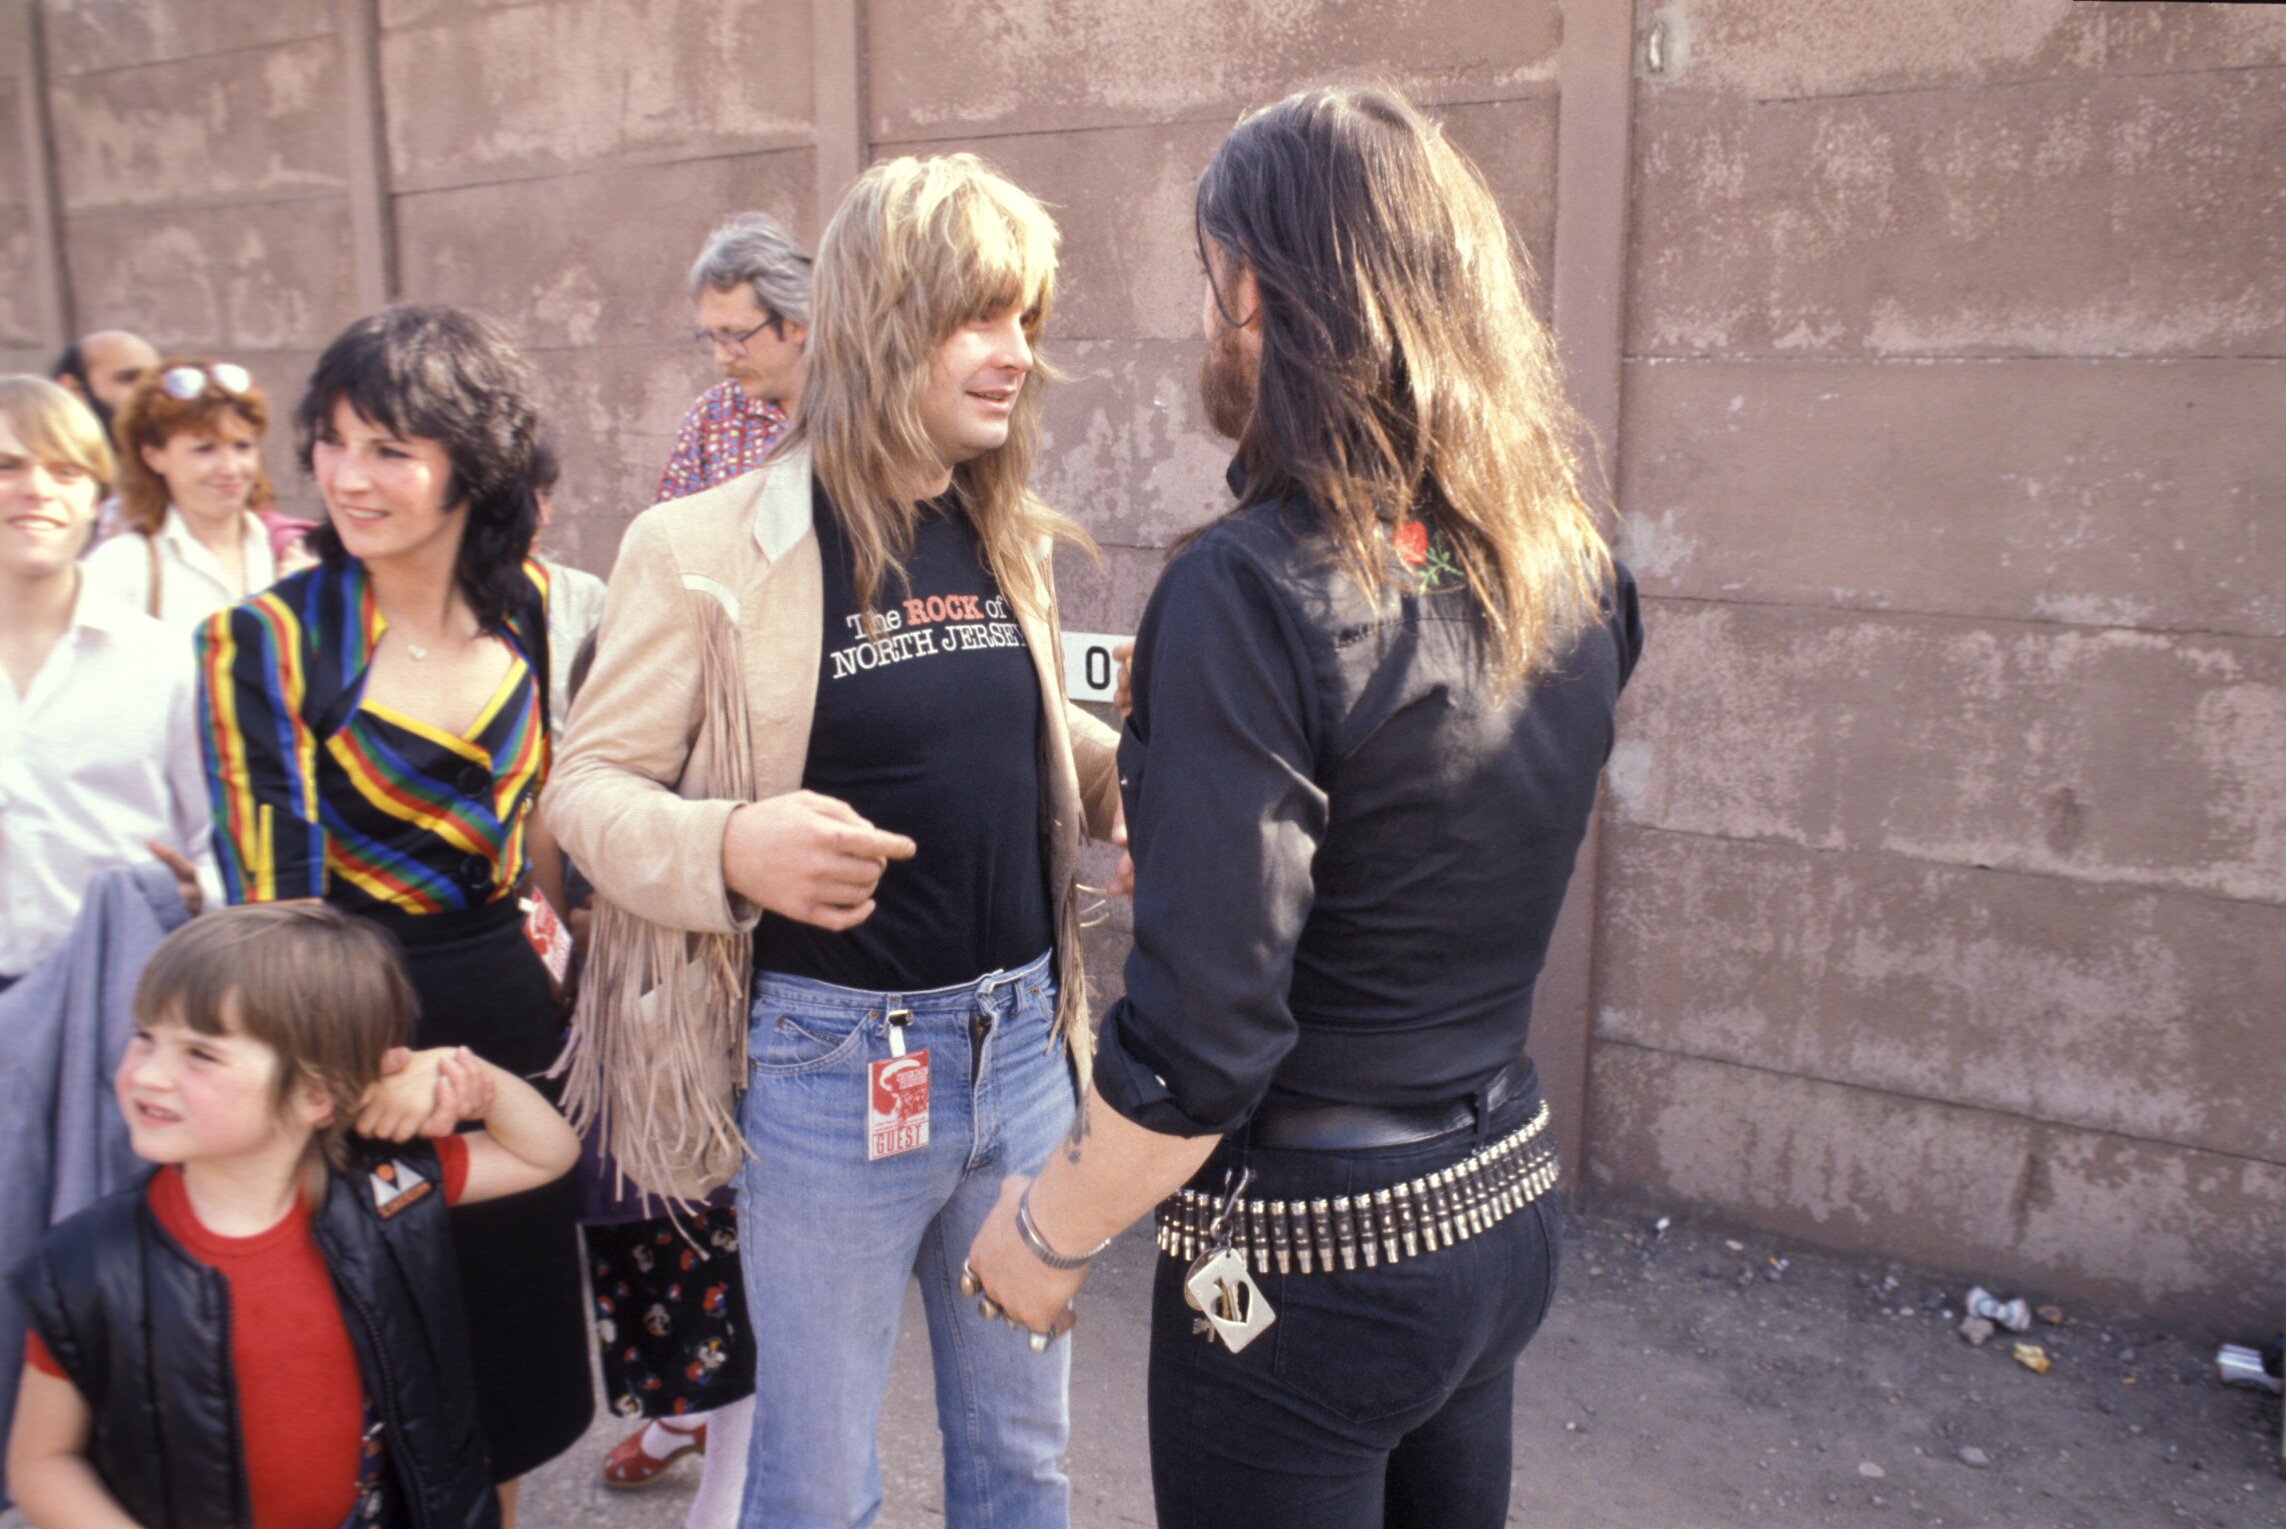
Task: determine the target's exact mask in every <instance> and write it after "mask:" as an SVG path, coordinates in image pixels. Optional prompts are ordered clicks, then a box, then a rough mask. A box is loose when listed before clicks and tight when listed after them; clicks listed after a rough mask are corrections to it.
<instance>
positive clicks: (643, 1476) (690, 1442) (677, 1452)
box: [603, 1419, 706, 1492]
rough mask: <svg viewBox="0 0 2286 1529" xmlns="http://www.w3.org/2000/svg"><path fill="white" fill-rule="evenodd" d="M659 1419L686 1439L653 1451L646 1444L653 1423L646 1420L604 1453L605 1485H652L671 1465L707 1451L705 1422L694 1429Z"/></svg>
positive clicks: (628, 1488) (632, 1487)
mask: <svg viewBox="0 0 2286 1529" xmlns="http://www.w3.org/2000/svg"><path fill="white" fill-rule="evenodd" d="M655 1421H658V1422H659V1424H660V1426H661V1427H663V1428H665V1429H666V1430H667V1432H669V1433H671V1434H673V1435H674V1436H675V1437H676V1438H678V1439H680V1440H681V1441H682V1442H681V1443H679V1444H677V1445H676V1446H675V1447H674V1448H673V1449H670V1450H668V1451H667V1453H666V1454H665V1455H664V1456H660V1455H654V1454H652V1453H651V1452H650V1451H649V1450H647V1449H645V1448H644V1447H643V1436H644V1435H645V1434H647V1433H649V1432H650V1431H651V1424H650V1423H645V1424H644V1425H643V1426H642V1427H641V1428H638V1429H636V1430H635V1431H634V1432H633V1433H631V1434H629V1435H628V1436H627V1437H626V1438H624V1439H621V1440H620V1441H619V1443H618V1444H617V1445H616V1446H614V1447H613V1449H612V1451H611V1453H610V1454H608V1455H606V1456H604V1458H603V1484H604V1485H605V1486H607V1487H613V1488H616V1489H618V1490H620V1491H623V1492H631V1491H634V1490H635V1489H636V1488H638V1487H647V1486H652V1485H655V1484H656V1483H657V1482H658V1480H659V1478H660V1477H661V1476H664V1475H665V1474H667V1468H668V1467H669V1466H671V1465H673V1464H674V1463H675V1462H676V1461H677V1460H680V1459H681V1458H682V1457H683V1456H685V1455H691V1454H698V1455H703V1454H705V1453H706V1424H704V1423H701V1424H699V1425H698V1427H696V1428H692V1429H682V1428H677V1427H676V1426H675V1425H674V1424H673V1423H671V1422H668V1421H666V1420H664V1419H658V1420H655Z"/></svg>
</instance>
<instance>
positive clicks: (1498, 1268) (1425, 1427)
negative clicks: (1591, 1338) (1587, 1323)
mask: <svg viewBox="0 0 2286 1529" xmlns="http://www.w3.org/2000/svg"><path fill="white" fill-rule="evenodd" d="M1538 1107H1539V1099H1538V1095H1537V1093H1536V1092H1534V1093H1533V1094H1532V1095H1531V1096H1530V1097H1528V1098H1524V1099H1518V1100H1513V1101H1510V1102H1509V1103H1508V1104H1507V1105H1506V1106H1505V1107H1503V1108H1502V1109H1501V1110H1500V1111H1498V1112H1497V1113H1496V1114H1495V1115H1494V1116H1493V1117H1492V1118H1491V1119H1490V1120H1487V1121H1485V1122H1484V1123H1483V1125H1482V1126H1481V1127H1480V1130H1479V1133H1477V1134H1473V1135H1472V1134H1470V1133H1462V1134H1460V1135H1457V1136H1454V1137H1450V1138H1447V1139H1445V1140H1442V1141H1437V1142H1431V1143H1425V1144H1423V1145H1420V1146H1414V1147H1403V1148H1396V1149H1389V1150H1383V1151H1375V1152H1270V1151H1264V1150H1262V1149H1260V1148H1244V1147H1241V1146H1240V1145H1238V1144H1237V1143H1236V1142H1235V1141H1228V1142H1225V1143H1224V1144H1223V1146H1222V1147H1221V1148H1219V1149H1218V1150H1217V1151H1216V1153H1215V1155H1214V1157H1213V1158H1211V1159H1209V1161H1208V1163H1207V1166H1206V1167H1205V1168H1204V1169H1203V1170H1201V1171H1200V1173H1199V1175H1198V1176H1197V1177H1196V1178H1194V1179H1193V1180H1192V1181H1191V1183H1192V1187H1193V1188H1197V1189H1201V1190H1205V1191H1207V1192H1209V1193H1213V1194H1220V1193H1221V1191H1222V1187H1223V1183H1224V1170H1225V1169H1226V1168H1228V1167H1230V1166H1232V1165H1234V1164H1236V1163H1238V1162H1239V1161H1240V1160H1241V1159H1242V1158H1243V1161H1244V1163H1245V1165H1246V1166H1247V1167H1249V1168H1251V1169H1252V1170H1253V1173H1254V1179H1253V1182H1252V1183H1251V1184H1249V1185H1248V1186H1247V1190H1246V1194H1247V1197H1248V1198H1249V1199H1253V1198H1257V1197H1259V1198H1263V1199H1270V1198H1277V1199H1289V1200H1293V1199H1314V1198H1317V1197H1319V1196H1326V1197H1329V1198H1330V1197H1331V1196H1334V1195H1343V1194H1348V1195H1354V1194H1357V1193H1359V1192H1361V1191H1371V1190H1375V1189H1381V1188H1386V1187H1387V1186H1389V1185H1391V1184H1394V1183H1396V1182H1398V1181H1399V1180H1402V1179H1410V1178H1413V1177H1414V1176H1416V1175H1418V1174H1422V1173H1426V1172H1429V1171H1431V1170H1433V1169H1436V1168H1440V1167H1443V1166H1444V1165H1446V1164H1448V1163H1453V1162H1458V1161H1459V1160H1460V1159H1462V1158H1464V1157H1467V1156H1468V1155H1469V1154H1470V1153H1472V1152H1474V1151H1475V1150H1476V1149H1477V1147H1478V1146H1479V1145H1480V1144H1483V1143H1486V1142H1491V1141H1496V1140H1498V1139H1499V1138H1500V1137H1502V1136H1504V1135H1506V1134H1507V1133H1508V1132H1510V1131H1513V1130H1515V1129H1517V1128H1518V1127H1519V1126H1521V1125H1522V1124H1523V1123H1524V1122H1525V1121H1526V1120H1528V1119H1529V1118H1530V1117H1531V1115H1532V1113H1533V1111H1534V1110H1536V1109H1537V1108H1538ZM1561 1244H1562V1223H1561V1219H1560V1212H1559V1211H1558V1208H1557V1205H1556V1201H1555V1197H1554V1194H1553V1193H1550V1194H1548V1195H1545V1196H1542V1197H1541V1198H1540V1199H1538V1200H1535V1201H1534V1202H1532V1203H1531V1204H1530V1205H1527V1206H1525V1207H1523V1208H1522V1209H1521V1210H1519V1211H1518V1212H1517V1213H1516V1214H1515V1215H1513V1216H1510V1217H1509V1218H1508V1219H1507V1220H1506V1221H1503V1222H1502V1223H1500V1225H1498V1226H1496V1227H1494V1228H1492V1229H1491V1230H1490V1231H1488V1232H1486V1233H1485V1234H1484V1235H1482V1236H1480V1237H1474V1238H1471V1239H1469V1240H1468V1241H1466V1242H1462V1243H1459V1244H1457V1245H1454V1246H1451V1247H1444V1248H1440V1249H1438V1250H1437V1251H1436V1252H1434V1253H1428V1254H1424V1255H1423V1256H1422V1257H1421V1258H1419V1259H1417V1260H1415V1259H1407V1260H1405V1261H1403V1262H1401V1263H1398V1264H1395V1265H1384V1266H1382V1267H1381V1268H1378V1269H1371V1270H1368V1269H1366V1268H1364V1267H1362V1266H1360V1267H1359V1268H1357V1269H1355V1270H1351V1271H1344V1272H1336V1273H1332V1274H1327V1273H1323V1272H1320V1273H1315V1274H1302V1273H1300V1272H1298V1271H1297V1272H1295V1273H1291V1274H1284V1275H1281V1274H1279V1273H1278V1272H1277V1271H1276V1270H1275V1269H1272V1271H1271V1272H1270V1273H1268V1274H1259V1273H1258V1274H1256V1275H1255V1276H1254V1279H1255V1283H1256V1284H1258V1285H1260V1286H1261V1287H1262V1293H1263V1294H1264V1295H1265V1296H1266V1297H1268V1298H1269V1301H1270V1305H1271V1309H1272V1310H1274V1311H1275V1312H1276V1313H1277V1317H1278V1320H1277V1321H1276V1322H1275V1323H1274V1324H1273V1325H1272V1326H1271V1328H1270V1330H1269V1331H1268V1332H1266V1333H1264V1334H1262V1335H1261V1336H1260V1337H1258V1338H1257V1339H1255V1341H1254V1342H1253V1343H1252V1344H1250V1345H1248V1346H1247V1348H1246V1350H1245V1352H1243V1353H1239V1354H1233V1353H1231V1352H1230V1351H1229V1350H1228V1349H1226V1348H1224V1347H1223V1346H1222V1345H1221V1344H1220V1343H1219V1342H1214V1341H1212V1340H1210V1339H1209V1338H1207V1337H1206V1336H1204V1335H1202V1334H1197V1333H1194V1332H1193V1331H1192V1326H1191V1324H1192V1319H1193V1318H1194V1317H1195V1316H1196V1315H1197V1313H1195V1312H1193V1311H1192V1310H1191V1309H1190V1308H1189V1306H1188V1305H1187V1304H1185V1302H1184V1299H1183V1288H1182V1282H1183V1276H1184V1274H1185V1272H1186V1270H1185V1267H1184V1265H1183V1264H1182V1263H1181V1262H1180V1261H1179V1260H1177V1259H1173V1258H1168V1257H1164V1256H1162V1257H1161V1258H1160V1260H1159V1268H1158V1277H1157V1283H1156V1285H1155V1287H1154V1291H1153V1297H1152V1302H1153V1304H1152V1312H1151V1401H1150V1415H1151V1480H1152V1486H1153V1490H1154V1492H1155V1495H1156V1497H1157V1499H1158V1509H1159V1524H1160V1526H1161V1529H1286V1526H1291V1529H1480V1526H1482V1529H1495V1526H1498V1525H1501V1524H1504V1523H1505V1522H1506V1521H1507V1517H1508V1483H1509V1469H1510V1456H1511V1453H1512V1447H1513V1432H1512V1429H1513V1417H1512V1414H1513V1411H1514V1401H1515V1377H1516V1359H1517V1356H1518V1355H1519V1354H1521V1353H1522V1352H1523V1351H1524V1345H1525V1344H1526V1343H1527V1342H1529V1341H1530V1340H1531V1337H1532V1335H1533V1333H1534V1332H1536V1331H1538V1329H1539V1326H1540V1322H1541V1320H1542V1319H1543V1318H1544V1317H1545V1316H1546V1315H1547V1312H1548V1303H1549V1301H1550V1300H1551V1299H1552V1298H1553V1296H1554V1294H1555V1288H1556V1266H1557V1260H1558V1257H1559V1254H1560V1249H1561Z"/></svg>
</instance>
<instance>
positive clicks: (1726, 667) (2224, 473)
mask: <svg viewBox="0 0 2286 1529" xmlns="http://www.w3.org/2000/svg"><path fill="white" fill-rule="evenodd" d="M1639 17H1640V20H1641V22H1642V24H1643V25H1644V26H1645V27H1646V28H1647V29H1649V28H1656V29H1658V31H1659V33H1660V36H1659V39H1658V40H1659V44H1660V48H1661V52H1662V54H1663V62H1664V64H1665V68H1664V69H1663V70H1662V71H1660V72H1656V73H1654V72H1651V71H1650V70H1649V68H1648V67H1645V68H1644V70H1643V71H1642V72H1641V73H1640V75H1639V79H1638V86H1637V111H1636V119H1635V161H1634V181H1633V197H1634V202H1633V241H1632V245H1631V258H1630V266H1629V272H1628V279H1629V295H1628V303H1629V308H1628V323H1627V363H1626V391H1625V404H1624V413H1623V421H1622V427H1621V431H1620V438H1619V450H1620V477H1619V492H1620V497H1621V502H1622V504H1623V506H1624V507H1625V510H1626V515H1627V524H1628V534H1629V541H1630V547H1631V550H1632V555H1633V558H1634V562H1635V566H1636V568H1637V570H1638V572H1639V573H1640V574H1641V575H1642V577H1643V582H1644V588H1645V591H1646V593H1647V594H1648V595H1650V596H1651V609H1650V612H1649V621H1650V624H1651V627H1652V632H1653V644H1652V651H1651V653H1650V655H1649V657H1648V659H1647V661H1646V664H1645V666H1644V669H1643V671H1642V673H1641V675H1640V677H1639V682H1638V685H1637V688H1636V690H1635V692H1634V694H1633V695H1632V697H1631V698H1630V703H1629V706H1628V711H1627V720H1626V729H1625V740H1626V741H1625V742H1624V743H1623V744H1622V745H1621V750H1620V754H1619V757H1618V758H1617V759H1616V760H1615V762H1614V768H1613V771H1612V778H1611V808H1610V812H1609V815H1608V817H1607V820H1606V835H1607V840H1606V843H1607V850H1606V853H1607V860H1606V862H1605V877H1604V883H1603V893H1604V895H1603V897H1602V900H1601V903H1600V906H1599V910H1598V912H1599V922H1598V945H1597V967H1596V973H1597V1013H1596V1047H1595V1050H1594V1062H1593V1073H1592V1083H1591V1098H1592V1114H1591V1119H1590V1122H1589V1134H1590V1139H1591V1142H1592V1153H1593V1156H1592V1160H1591V1176H1592V1180H1593V1182H1594V1183H1596V1184H1597V1185H1599V1186H1603V1187H1607V1188H1610V1189H1614V1190H1625V1191H1628V1192H1632V1193H1638V1194H1649V1195H1652V1196H1654V1197H1658V1198H1662V1199H1671V1200H1674V1201H1678V1202H1689V1203H1694V1204H1700V1205H1707V1206H1712V1207H1715V1208H1717V1209H1719V1210H1721V1211H1723V1212H1725V1213H1728V1214H1732V1215H1736V1216H1739V1217H1742V1218H1745V1219H1748V1220H1751V1221H1757V1222H1761V1223H1764V1224H1767V1225H1771V1226H1774V1227H1777V1228H1780V1229H1782V1230H1785V1231H1789V1232H1793V1233H1796V1234H1798V1235H1801V1236H1803V1237H1806V1238H1809V1239H1812V1240H1814V1241H1819V1242H1823V1243H1826V1244H1829V1245H1835V1246H1840V1247H1846V1248H1855V1249H1864V1250H1873V1251H1881V1252H1886V1253H1893V1254H1899V1255H1904V1256H1909V1257H1917V1258H1922V1259H1927V1260H1930V1261H1933V1262H1935V1263H1938V1264H1940V1265H1945V1266H1950V1267H1953V1268H1956V1269H1958V1270H1960V1271H1961V1272H1962V1273H1963V1274H1977V1275H1982V1276H1984V1277H1986V1278H1987V1279H1988V1280H1991V1281H1999V1282H2006V1283H2022V1284H2026V1285H2030V1286H2032V1287H2034V1288H2038V1289H2044V1290H2052V1291H2057V1292H2059V1293H2064V1294H2067V1295H2070V1294H2081V1295H2092V1296H2100V1297H2103V1298H2105V1299H2110V1300H2116V1301H2121V1302H2125V1303H2128V1304H2131V1305H2135V1306H2139V1307H2142V1308H2144V1309H2147V1310H2154V1311H2162V1310H2163V1311H2166V1312H2168V1313H2170V1314H2173V1315H2177V1316H2180V1317H2185V1318H2189V1319H2192V1320H2195V1321H2199V1322H2203V1323H2207V1324H2210V1325H2213V1326H2217V1327H2227V1326H2229V1325H2230V1324H2231V1323H2233V1322H2237V1323H2240V1324H2242V1325H2245V1327H2246V1330H2250V1331H2251V1330H2255V1329H2257V1328H2261V1329H2262V1330H2267V1327H2265V1326H2264V1324H2270V1325H2275V1322H2276V1319H2277V1300H2278V1296H2279V1291H2280V1285H2279V1272H2278V1271H2279V1270H2280V1269H2282V1268H2286V1113H2281V1111H2280V1110H2279V1109H2278V1107H2277V1101H2278V1099H2279V1098H2280V1097H2281V1095H2282V1092H2286V1013H2282V999H2281V995H2282V994H2286V982H2282V980H2281V979H2282V978H2286V969H2282V968H2281V965H2280V963H2281V960H2282V959H2286V956H2282V952H2286V808H2282V807H2281V801H2282V800H2286V790H2282V789H2281V788H2282V787H2286V642H2282V640H2281V639H2282V638H2286V540H2281V538H2280V536H2279V534H2278V533H2279V522H2278V506H2279V503H2280V500H2281V491H2282V490H2286V465H2282V463H2286V458H2282V457H2281V455H2280V453H2279V450H2278V446H2277V440H2276V435H2275V426H2274V423H2272V424H2266V422H2275V421H2276V420H2277V419H2278V418H2280V417H2281V410H2282V409H2286V360H2282V359H2281V356H2282V349H2281V338H2282V334H2286V288H2281V287H2280V286H2279V284H2278V283H2277V282H2276V281H2274V280H2271V279H2269V277H2268V275H2267V274H2266V273H2268V272H2270V271H2272V270H2274V269H2275V266H2276V262H2277V261H2278V259H2279V257H2280V255H2281V254H2282V253H2286V250H2282V248H2281V241H2282V240H2286V234H2282V233H2281V229H2286V221H2282V219H2281V216H2280V215H2281V213H2282V212H2286V89H2282V88H2281V87H2282V86H2286V22H2282V20H2281V18H2280V17H2279V16H2278V15H2277V13H2275V12H2273V11H2268V10H2264V9H2240V8H2235V7H2228V6H2197V5H2193V6H2156V5H2150V6H2146V5H2100V6H2098V5H2075V4H2070V3H2067V0H2020V3H2015V4H2010V5H2004V6H1998V7H1981V8H1970V9H1964V8H1961V7H1957V6H1949V5H1938V4H1929V5H1908V6H1904V7H1892V8H1890V9H1888V10H1886V11H1885V12H1884V13H1883V15H1882V17H1881V18H1880V20H1879V21H1878V22H1875V21H1874V20H1873V18H1871V17H1860V16H1856V15H1854V14H1853V13H1849V12H1847V11H1835V10H1833V9H1832V8H1831V7H1824V6H1816V5H1811V4H1807V3H1800V0H1681V3H1676V4H1657V3H1653V4H1649V5H1646V6H1645V7H1643V8H1642V9H1641V10H1640V12H1639Z"/></svg>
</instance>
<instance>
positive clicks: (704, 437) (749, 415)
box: [655, 212, 810, 503]
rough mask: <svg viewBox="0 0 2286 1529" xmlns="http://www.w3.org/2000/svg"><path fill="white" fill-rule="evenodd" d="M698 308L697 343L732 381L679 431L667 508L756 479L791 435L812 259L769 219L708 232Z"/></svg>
mask: <svg viewBox="0 0 2286 1529" xmlns="http://www.w3.org/2000/svg"><path fill="white" fill-rule="evenodd" d="M691 301H692V303H693V304H694V305H696V307H697V310H698V332H697V333H696V334H695V335H694V336H693V338H694V339H695V340H696V341H697V342H698V345H699V348H700V349H702V350H704V351H705V352H706V353H707V355H708V357H709V358H710V359H711V360H712V361H713V362H714V364H715V365H716V366H718V367H720V368H721V369H722V376H723V380H722V381H721V382H718V383H716V384H715V385H714V386H713V387H711V388H709V389H707V390H706V391H705V392H704V393H702V394H700V395H699V400H698V402H697V403H695V404H693V405H691V412H690V413H689V414H687V415H685V416H684V417H683V427H682V429H680V430H678V431H676V432H675V451H674V455H672V456H670V457H669V458H667V470H666V472H665V473H663V474H661V475H660V478H659V492H658V494H657V495H656V496H655V498H656V502H661V503H663V502H665V501H666V500H669V499H681V498H683V497H685V496H686V495H690V494H695V493H697V492H699V491H700V490H701V489H708V488H712V487H714V486H715V485H716V484H717V483H722V482H726V481H728V480H729V479H731V478H735V477H737V476H738V475H739V474H740V473H746V472H752V471H753V470H754V469H755V468H757V467H760V466H761V465H762V459H763V458H764V457H766V456H768V455H769V454H770V448H771V447H773V446H775V445H777V444H778V437H780V436H782V435H784V434H785V433H786V426H787V423H788V422H789V421H790V420H791V419H792V418H793V414H794V406H795V404H796V403H797V402H799V400H800V398H801V394H802V373H803V368H804V360H805V351H806V349H807V347H808V343H809V337H810V257H809V256H807V255H805V254H803V253H802V251H801V248H800V246H798V245H796V244H795V243H794V241H793V238H792V236H791V235H789V234H788V233H787V232H786V230H785V228H784V226H783V225H781V224H780V223H779V222H778V220H777V219H776V218H773V217H771V216H770V215H769V214H768V213H766V212H742V213H738V214H736V215H735V216H733V217H731V218H728V219H726V220H725V221H724V222H723V223H722V224H721V225H720V226H719V227H717V228H716V229H715V231H714V232H713V233H711V234H709V235H707V240H706V247H705V248H704V249H702V250H700V251H699V257H698V260H697V261H696V262H695V263H694V264H693V265H692V266H691Z"/></svg>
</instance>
